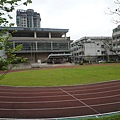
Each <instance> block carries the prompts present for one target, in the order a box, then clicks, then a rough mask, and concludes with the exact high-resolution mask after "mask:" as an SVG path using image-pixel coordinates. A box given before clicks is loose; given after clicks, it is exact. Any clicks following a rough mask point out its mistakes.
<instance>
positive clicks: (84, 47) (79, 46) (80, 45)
mask: <svg viewBox="0 0 120 120" xmlns="http://www.w3.org/2000/svg"><path fill="white" fill-rule="evenodd" d="M108 45H109V46H110V47H112V37H94V36H93V37H89V36H87V37H82V38H80V39H78V40H76V41H73V42H72V43H71V54H72V61H73V62H81V61H82V62H98V61H99V60H109V59H112V55H113V52H112V51H111V50H110V48H109V46H108Z"/></svg>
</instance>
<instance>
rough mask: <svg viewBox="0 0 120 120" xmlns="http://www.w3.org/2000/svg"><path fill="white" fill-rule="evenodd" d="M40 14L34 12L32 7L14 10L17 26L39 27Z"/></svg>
mask: <svg viewBox="0 0 120 120" xmlns="http://www.w3.org/2000/svg"><path fill="white" fill-rule="evenodd" d="M40 23H41V18H40V14H39V13H37V12H34V10H33V9H27V10H22V9H19V10H17V11H16V24H17V27H29V28H40V27H41V25H40Z"/></svg>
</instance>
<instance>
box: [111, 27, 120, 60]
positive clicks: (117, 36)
mask: <svg viewBox="0 0 120 120" xmlns="http://www.w3.org/2000/svg"><path fill="white" fill-rule="evenodd" d="M112 39H113V40H112V45H113V48H112V50H113V51H114V54H115V57H114V58H115V59H116V60H120V25H119V26H118V27H116V28H115V29H113V33H112Z"/></svg>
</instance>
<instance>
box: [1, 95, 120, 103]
mask: <svg viewBox="0 0 120 120" xmlns="http://www.w3.org/2000/svg"><path fill="white" fill-rule="evenodd" d="M67 96H68V95H67ZM119 96H120V94H119V95H112V96H104V97H95V98H84V99H79V100H95V99H102V98H103V99H104V98H112V97H119ZM70 101H76V100H75V99H71V100H57V101H32V102H16V101H14V102H8V101H0V103H13V104H16V103H18V104H21V103H28V104H29V103H33V104H34V103H53V102H54V103H56V102H70Z"/></svg>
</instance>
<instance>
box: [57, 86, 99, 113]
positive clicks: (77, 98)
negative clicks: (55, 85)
mask: <svg viewBox="0 0 120 120" xmlns="http://www.w3.org/2000/svg"><path fill="white" fill-rule="evenodd" d="M59 90H61V91H63V92H64V93H66V94H68V95H70V96H71V97H73V98H74V99H75V100H77V101H78V102H80V103H82V104H84V105H85V106H86V107H88V108H90V109H91V110H93V111H94V112H96V113H97V114H99V115H101V113H100V112H98V111H97V110H95V109H93V108H92V107H90V106H89V105H87V104H86V103H84V102H83V101H81V100H80V99H78V98H76V97H75V96H74V95H72V94H70V93H69V92H67V91H65V90H63V89H62V88H59Z"/></svg>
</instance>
